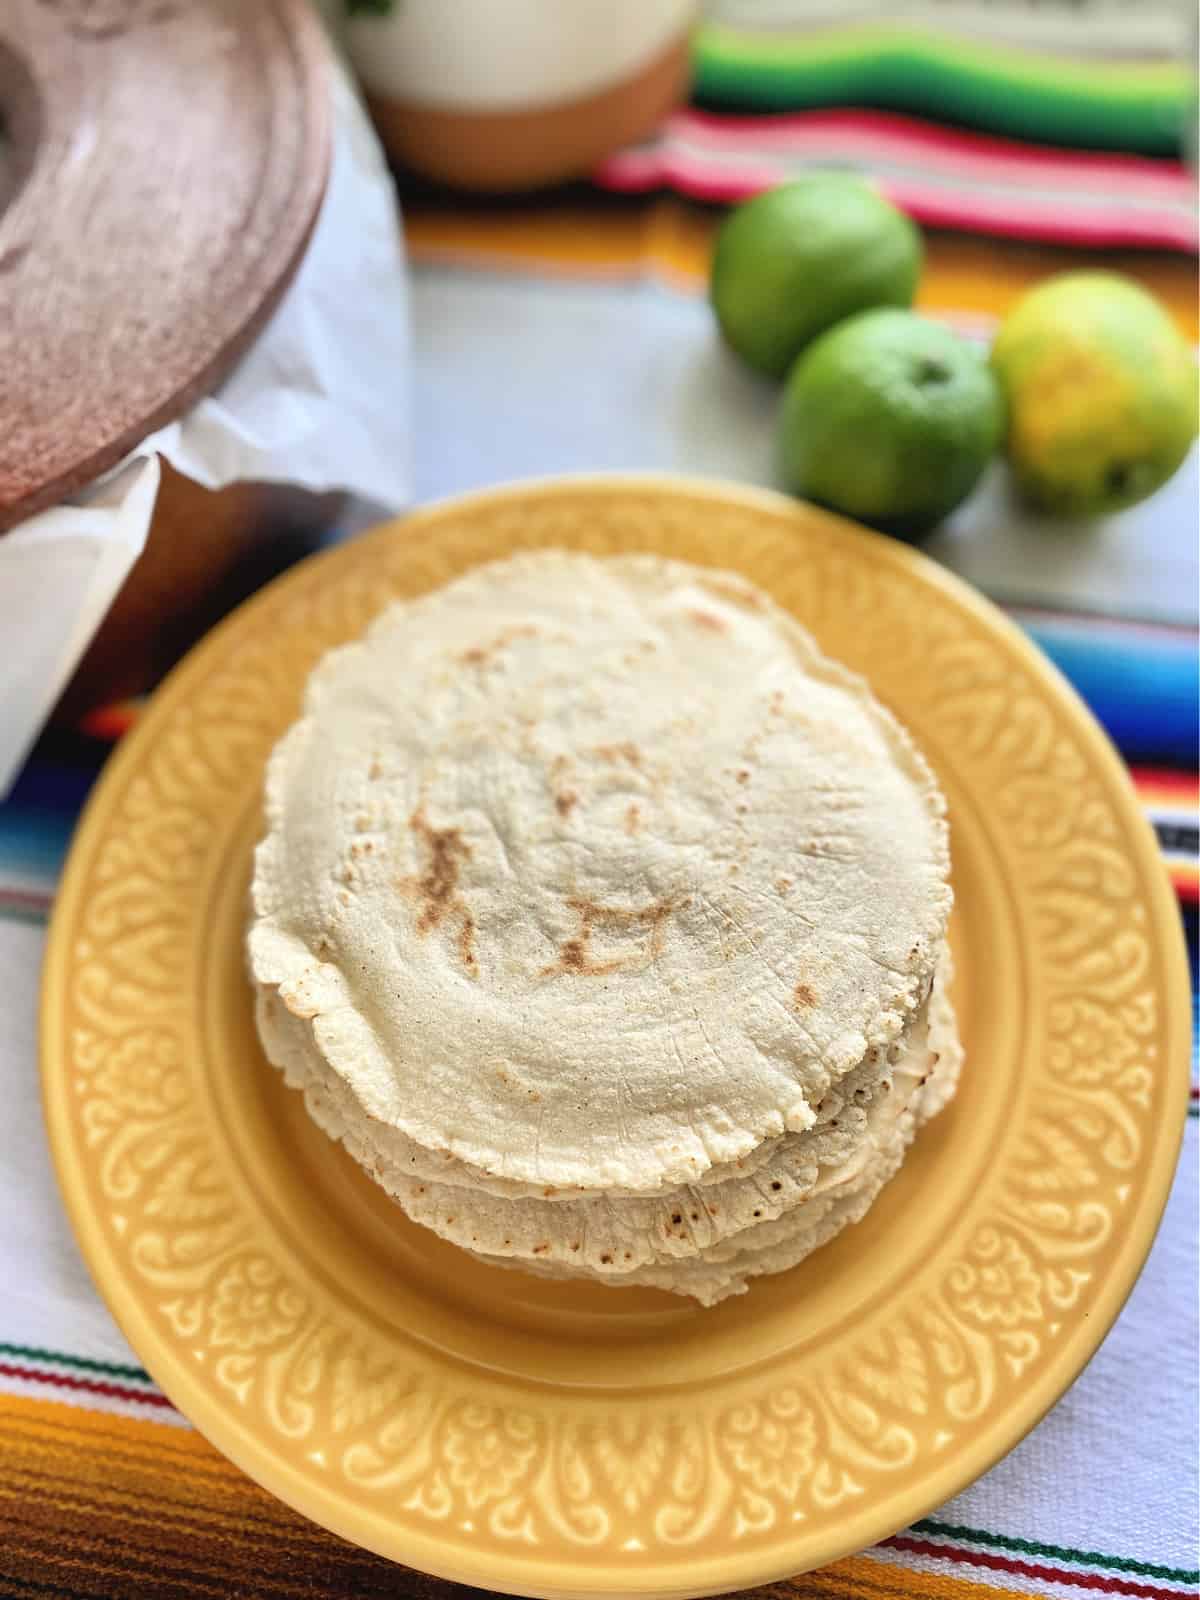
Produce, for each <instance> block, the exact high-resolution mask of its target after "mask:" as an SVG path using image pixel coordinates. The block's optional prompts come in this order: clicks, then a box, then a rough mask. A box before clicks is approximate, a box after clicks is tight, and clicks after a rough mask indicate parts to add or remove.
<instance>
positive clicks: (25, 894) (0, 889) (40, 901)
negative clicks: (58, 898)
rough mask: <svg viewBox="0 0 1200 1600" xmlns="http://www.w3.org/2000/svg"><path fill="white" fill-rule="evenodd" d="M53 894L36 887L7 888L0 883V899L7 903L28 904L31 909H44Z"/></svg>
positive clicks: (52, 897)
mask: <svg viewBox="0 0 1200 1600" xmlns="http://www.w3.org/2000/svg"><path fill="white" fill-rule="evenodd" d="M53 899H54V896H53V895H52V894H50V893H49V892H46V891H42V890H38V889H9V888H6V887H5V886H4V885H3V884H0V900H4V901H7V902H8V904H9V905H16V906H28V907H29V909H30V910H31V911H45V910H46V909H47V908H48V907H49V905H50V903H51V901H52V900H53Z"/></svg>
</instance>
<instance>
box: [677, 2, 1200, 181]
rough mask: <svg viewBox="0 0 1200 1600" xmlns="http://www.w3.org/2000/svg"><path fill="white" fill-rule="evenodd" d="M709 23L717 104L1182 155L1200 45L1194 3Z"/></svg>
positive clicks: (763, 16) (944, 9)
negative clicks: (915, 119)
mask: <svg viewBox="0 0 1200 1600" xmlns="http://www.w3.org/2000/svg"><path fill="white" fill-rule="evenodd" d="M1055 12H1057V13H1058V15H1057V16H1055V15H1054V13H1055ZM1122 12H1123V13H1124V15H1122ZM708 15H709V17H710V20H709V21H708V22H707V24H706V25H705V26H704V27H702V28H701V29H700V31H699V33H698V35H697V38H696V43H695V63H696V71H695V96H696V99H697V101H698V102H699V103H700V104H703V105H706V106H710V107H714V108H721V109H746V110H755V111H788V110H796V109H801V108H808V107H815V106H837V105H842V106H846V105H850V106H874V107H880V108H883V109H889V110H897V111H910V112H914V113H916V114H918V115H922V116H928V117H933V118H938V119H940V120H943V121H947V122H954V123H960V124H962V125H963V126H965V127H970V128H980V129H984V130H986V131H988V132H991V133H1001V134H1008V135H1011V136H1013V137H1016V138H1020V139H1027V140H1030V141H1034V142H1045V143H1048V144H1061V145H1072V146H1076V147H1078V148H1082V149H1089V148H1091V149H1100V150H1133V151H1141V152H1143V153H1145V154H1149V155H1173V156H1178V155H1181V154H1182V153H1183V143H1184V138H1185V130H1186V128H1187V126H1188V122H1189V119H1190V117H1191V116H1192V99H1193V95H1194V80H1193V76H1192V72H1191V60H1190V57H1191V56H1192V55H1193V53H1194V47H1193V45H1192V41H1191V38H1190V35H1189V30H1188V21H1187V16H1186V11H1185V8H1184V7H1182V6H1177V5H1173V4H1170V3H1167V4H1153V3H1151V4H1143V5H1139V6H1138V7H1137V8H1136V10H1135V9H1134V8H1130V7H1127V6H1126V7H1121V6H1114V5H1107V4H1104V3H1096V0H1090V3H1083V4H1076V5H1072V6H1044V5H1037V4H1029V3H1025V4H1021V3H1014V0H1007V3H1004V0H1002V3H1000V4H980V3H978V0H975V3H972V0H953V3H949V4H941V5H924V6H915V5H902V6H891V5H878V4H876V5H858V4H852V5H849V6H835V5H830V4H825V3H821V0H718V3H717V4H716V5H714V6H711V7H709V8H708Z"/></svg>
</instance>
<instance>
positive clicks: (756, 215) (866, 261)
mask: <svg viewBox="0 0 1200 1600" xmlns="http://www.w3.org/2000/svg"><path fill="white" fill-rule="evenodd" d="M921 258H922V246H921V235H920V233H919V232H918V230H917V228H916V227H915V226H914V224H913V223H912V222H910V221H909V219H908V218H907V217H906V216H905V215H904V213H903V212H901V211H897V210H896V208H895V206H893V205H889V204H888V202H887V201H886V200H885V199H884V198H883V197H882V195H879V194H877V193H876V192H875V190H874V189H871V188H869V187H868V185H867V184H865V183H863V182H862V181H861V179H859V178H855V177H852V176H850V175H847V174H841V173H829V174H814V175H813V176H812V177H810V178H802V179H800V180H799V181H797V182H796V183H786V184H783V185H781V186H780V187H779V188H777V189H768V190H767V191H766V193H765V194H760V195H758V196H756V198H755V199H753V200H748V201H747V202H746V203H745V204H744V205H741V206H739V207H738V208H737V210H736V211H734V212H733V213H732V214H731V215H730V216H729V218H728V219H727V220H726V222H725V223H724V225H723V226H722V228H721V231H720V233H719V234H718V235H717V242H716V245H715V247H714V249H713V256H712V266H711V273H710V278H709V296H710V299H711V300H712V307H713V310H714V312H715V313H716V317H717V321H718V323H719V324H720V327H721V332H722V333H723V334H724V336H725V338H726V339H727V340H728V342H729V344H730V345H732V347H733V349H734V350H736V351H737V353H738V354H739V355H740V356H741V357H742V358H743V359H744V360H745V361H748V362H749V363H750V365H751V366H752V367H757V368H758V370H759V371H760V372H765V373H767V374H769V375H770V376H772V377H776V378H781V377H783V375H784V373H785V372H786V371H787V370H788V368H789V367H790V366H791V364H792V362H793V361H794V360H795V359H796V357H797V356H798V355H799V353H800V351H801V350H802V349H803V348H804V346H805V345H806V344H808V342H809V340H811V339H814V338H815V337H816V336H817V334H819V333H822V332H824V330H825V329H826V328H830V327H832V326H833V324H834V323H835V322H840V321H841V320H842V318H843V317H848V316H850V315H851V314H852V313H853V312H855V311H863V310H865V309H866V308H867V307H868V306H908V305H911V304H912V297H913V291H914V290H915V288H916V284H917V277H918V275H919V273H920V271H921Z"/></svg>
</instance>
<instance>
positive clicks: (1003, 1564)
mask: <svg viewBox="0 0 1200 1600" xmlns="http://www.w3.org/2000/svg"><path fill="white" fill-rule="evenodd" d="M883 1544H884V1546H885V1548H887V1549H889V1550H902V1551H904V1552H905V1553H906V1554H908V1555H914V1556H934V1557H936V1558H937V1559H938V1560H941V1561H955V1562H960V1563H962V1564H963V1565H964V1566H968V1567H982V1568H984V1569H985V1570H987V1571H988V1572H1007V1573H1009V1574H1011V1575H1014V1576H1017V1577H1022V1578H1033V1579H1035V1580H1036V1581H1037V1582H1039V1583H1061V1584H1066V1585H1068V1586H1069V1587H1071V1588H1075V1589H1091V1590H1093V1591H1096V1592H1097V1593H1100V1594H1116V1595H1128V1596H1130V1597H1132V1600H1178V1597H1179V1593H1180V1591H1179V1590H1178V1589H1164V1588H1163V1587H1162V1586H1161V1585H1160V1584H1157V1583H1143V1582H1142V1581H1141V1580H1140V1579H1139V1578H1125V1577H1117V1576H1112V1577H1110V1576H1109V1575H1108V1574H1107V1573H1103V1572H1072V1571H1071V1570H1070V1569H1068V1568H1066V1567H1048V1566H1044V1565H1042V1564H1041V1563H1040V1562H1036V1561H1018V1560H1016V1559H1014V1558H1013V1557H1012V1556H999V1555H995V1554H993V1553H992V1552H991V1551H990V1550H964V1549H963V1548H962V1547H961V1546H959V1545H944V1544H931V1543H930V1542H929V1541H928V1540H926V1539H913V1538H910V1537H909V1536H908V1535H906V1534H897V1535H896V1537H895V1538H894V1539H885V1540H883Z"/></svg>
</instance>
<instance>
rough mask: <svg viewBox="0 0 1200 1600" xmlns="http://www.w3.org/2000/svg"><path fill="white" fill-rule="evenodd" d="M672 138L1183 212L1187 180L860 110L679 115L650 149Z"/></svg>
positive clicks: (1131, 161)
mask: <svg viewBox="0 0 1200 1600" xmlns="http://www.w3.org/2000/svg"><path fill="white" fill-rule="evenodd" d="M674 139H680V140H684V141H686V142H687V143H688V144H691V145H693V146H695V145H700V146H702V147H704V148H706V149H709V150H712V151H715V152H717V153H718V154H720V155H728V154H729V153H730V152H736V151H746V152H748V153H750V154H753V153H755V152H771V153H775V152H778V153H780V154H784V155H786V154H789V153H791V154H802V153H803V152H805V151H806V150H814V149H815V150H817V151H818V152H822V151H824V152H828V153H830V154H840V153H841V152H843V151H844V152H846V153H847V154H853V155H858V156H861V157H862V158H863V159H864V160H865V162H866V164H868V165H870V164H872V163H878V162H882V161H904V162H907V163H909V164H911V165H916V166H926V167H928V168H930V169H931V170H933V171H937V172H941V173H947V174H950V173H954V174H959V175H961V176H962V177H963V178H964V180H965V181H967V182H971V181H972V180H978V181H980V182H983V181H990V182H1007V183H1010V184H1014V185H1018V186H1019V185H1021V184H1028V183H1033V182H1037V183H1040V184H1042V185H1043V186H1046V185H1049V184H1054V185H1059V186H1062V187H1063V188H1064V189H1067V190H1076V191H1081V192H1087V191H1089V190H1090V191H1093V192H1096V193H1101V194H1105V195H1112V194H1129V195H1132V196H1136V197H1137V199H1138V202H1139V204H1141V205H1142V206H1145V205H1146V204H1147V202H1148V201H1149V200H1150V199H1151V198H1152V197H1153V198H1155V199H1157V200H1158V201H1159V202H1160V203H1161V204H1164V205H1175V206H1181V207H1185V208H1187V207H1190V205H1191V201H1192V180H1191V177H1190V175H1189V173H1188V171H1187V168H1186V167H1185V166H1184V165H1183V163H1182V162H1179V161H1165V160H1164V161H1151V160H1149V159H1147V158H1145V157H1136V156H1121V155H1108V154H1105V153H1102V152H1097V151H1080V152H1076V151H1065V150H1051V149H1048V148H1046V147H1044V146H1041V145H1033V144H1021V143H1019V142H1018V141H1017V140H1015V139H1014V140H1004V139H984V138H974V137H972V136H971V135H970V134H968V133H960V132H957V131H955V130H953V129H949V128H938V127H935V126H933V125H932V124H930V123H924V122H919V121H917V120H915V119H912V118H908V117H890V116H885V115H875V114H872V113H871V112H866V111H851V110H843V111H829V112H825V111H820V112H811V111H802V112H789V113H785V114H783V115H779V116H765V117H717V116H711V115H710V116H706V115H704V114H703V113H697V112H693V111H682V112H678V113H677V114H676V115H675V116H673V117H671V118H670V119H669V121H668V122H667V123H666V125H665V128H664V129H663V131H662V133H661V134H660V135H659V138H658V140H657V142H656V145H655V146H652V147H651V148H657V149H659V150H661V149H663V148H665V147H667V146H669V145H670V144H671V142H672V140H674Z"/></svg>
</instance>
